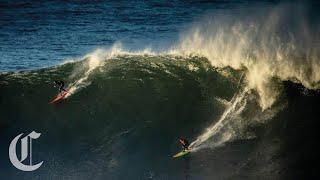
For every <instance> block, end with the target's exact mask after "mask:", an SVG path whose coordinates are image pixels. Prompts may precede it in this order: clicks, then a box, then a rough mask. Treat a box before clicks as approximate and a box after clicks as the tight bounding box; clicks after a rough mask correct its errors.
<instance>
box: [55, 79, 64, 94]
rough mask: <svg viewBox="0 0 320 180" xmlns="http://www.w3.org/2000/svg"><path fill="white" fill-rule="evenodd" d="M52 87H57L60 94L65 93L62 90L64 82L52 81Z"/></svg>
mask: <svg viewBox="0 0 320 180" xmlns="http://www.w3.org/2000/svg"><path fill="white" fill-rule="evenodd" d="M54 86H55V87H56V86H58V87H59V92H60V93H61V92H62V91H65V89H64V82H63V81H54Z"/></svg>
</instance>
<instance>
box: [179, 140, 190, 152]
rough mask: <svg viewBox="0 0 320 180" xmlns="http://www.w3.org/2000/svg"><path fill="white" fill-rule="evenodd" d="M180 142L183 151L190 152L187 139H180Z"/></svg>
mask: <svg viewBox="0 0 320 180" xmlns="http://www.w3.org/2000/svg"><path fill="white" fill-rule="evenodd" d="M179 142H180V144H181V145H182V149H183V151H185V150H188V149H189V145H190V144H189V142H188V141H187V140H186V139H185V138H182V137H181V138H179Z"/></svg>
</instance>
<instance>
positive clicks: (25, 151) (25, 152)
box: [9, 131, 43, 171]
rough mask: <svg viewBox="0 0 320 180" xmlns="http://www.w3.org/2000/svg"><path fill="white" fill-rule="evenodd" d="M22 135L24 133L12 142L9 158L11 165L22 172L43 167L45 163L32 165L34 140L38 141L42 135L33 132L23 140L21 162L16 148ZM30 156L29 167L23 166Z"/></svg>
mask: <svg viewBox="0 0 320 180" xmlns="http://www.w3.org/2000/svg"><path fill="white" fill-rule="evenodd" d="M22 135H23V133H21V134H19V135H18V136H16V137H15V138H14V139H13V140H12V141H11V143H10V146H9V158H10V161H11V163H12V164H13V165H14V167H16V168H17V169H20V170H21V171H34V170H36V169H38V168H39V167H40V166H41V165H42V163H43V161H41V162H40V163H38V164H35V165H33V164H32V140H33V139H38V138H39V137H40V135H41V133H36V132H35V131H32V132H31V133H30V134H28V135H27V136H25V137H24V138H22V139H21V157H20V160H19V159H18V156H17V150H16V147H17V142H18V141H19V139H20V137H21V136H22ZM28 142H29V143H28ZM28 144H29V146H28ZM28 156H29V165H26V164H23V163H22V162H23V161H24V160H26V159H27V158H28Z"/></svg>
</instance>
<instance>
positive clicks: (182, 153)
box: [172, 150, 190, 158]
mask: <svg viewBox="0 0 320 180" xmlns="http://www.w3.org/2000/svg"><path fill="white" fill-rule="evenodd" d="M189 153H190V150H185V151H181V152H179V153H177V154H175V155H173V156H172V157H173V158H177V157H181V156H184V155H187V154H189Z"/></svg>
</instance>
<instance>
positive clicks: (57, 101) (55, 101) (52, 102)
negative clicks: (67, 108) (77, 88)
mask: <svg viewBox="0 0 320 180" xmlns="http://www.w3.org/2000/svg"><path fill="white" fill-rule="evenodd" d="M68 93H69V89H67V90H65V91H62V92H61V93H59V94H58V95H57V96H56V97H54V98H53V99H52V100H51V101H50V102H49V104H57V103H59V102H61V101H62V100H63V99H64V98H65V97H66V95H67V94H68Z"/></svg>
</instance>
